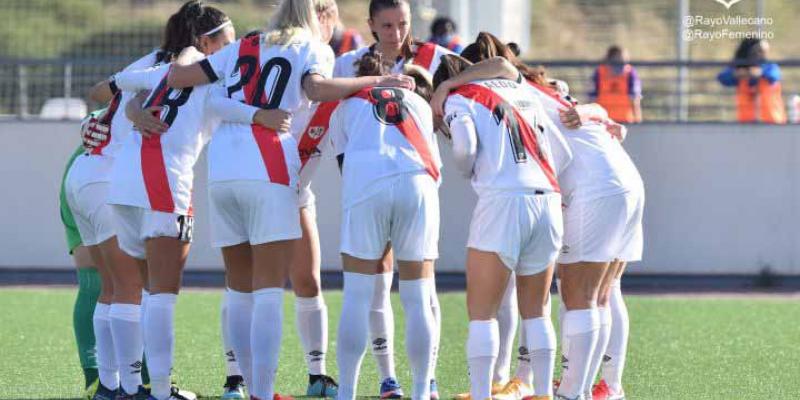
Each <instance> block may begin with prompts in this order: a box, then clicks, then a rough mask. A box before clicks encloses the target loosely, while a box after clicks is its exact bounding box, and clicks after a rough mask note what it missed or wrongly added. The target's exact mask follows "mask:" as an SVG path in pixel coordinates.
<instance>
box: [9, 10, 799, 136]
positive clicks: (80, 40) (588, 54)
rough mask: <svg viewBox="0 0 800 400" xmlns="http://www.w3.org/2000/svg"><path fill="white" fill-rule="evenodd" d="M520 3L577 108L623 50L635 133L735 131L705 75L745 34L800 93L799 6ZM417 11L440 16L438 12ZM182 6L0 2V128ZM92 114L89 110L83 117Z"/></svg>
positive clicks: (357, 22) (87, 75)
mask: <svg viewBox="0 0 800 400" xmlns="http://www.w3.org/2000/svg"><path fill="white" fill-rule="evenodd" d="M449 1H475V0H449ZM478 1H485V0H478ZM531 2H532V7H531V8H532V12H533V15H532V21H533V22H532V24H531V25H532V26H531V32H530V33H531V43H532V45H531V46H530V48H528V49H523V51H524V56H525V58H526V59H527V60H531V63H537V64H538V63H541V64H544V65H545V66H547V68H548V72H549V74H550V75H551V76H553V77H556V78H559V79H562V80H565V81H567V82H568V83H569V84H570V86H571V88H572V93H573V94H574V95H575V96H576V97H578V98H579V99H581V100H587V99H588V94H589V92H591V89H592V88H591V76H592V73H593V71H594V69H595V68H596V66H597V63H598V62H599V60H600V59H601V58H602V56H603V55H604V54H605V51H606V49H607V47H608V46H610V45H612V44H618V45H622V46H624V47H626V48H627V49H628V50H629V52H630V55H631V58H632V59H633V60H634V62H633V64H634V66H635V67H636V68H637V70H638V72H639V76H640V78H641V80H642V84H643V95H644V98H643V101H642V107H643V115H644V119H645V120H646V121H692V122H694V121H698V122H700V121H734V120H735V107H734V92H733V90H732V89H727V88H723V87H722V86H721V85H720V84H719V83H718V82H717V81H716V74H717V73H718V72H719V71H720V70H721V69H722V68H724V67H725V66H726V65H727V62H728V60H729V59H730V58H731V56H732V54H733V51H734V50H735V47H736V45H737V44H738V42H739V39H738V38H732V37H728V36H731V35H733V34H736V32H749V31H758V32H766V33H768V34H769V35H768V36H767V37H766V38H767V39H769V41H770V42H771V44H772V51H771V57H772V58H774V59H777V60H779V61H778V63H779V64H780V65H781V68H782V75H783V76H782V81H783V93H784V97H785V99H786V103H787V105H791V98H792V97H793V96H794V95H796V94H798V93H800V62H798V61H800V41H798V40H796V38H797V37H800V24H797V23H796V22H795V21H794V18H796V16H797V15H800V2H796V1H792V0H771V1H769V2H766V1H763V0H742V1H741V2H739V3H738V4H736V5H734V6H733V7H732V8H731V10H726V9H725V8H724V7H723V6H722V5H721V4H719V3H717V2H716V1H714V0H693V1H689V0H531ZM210 3H211V4H215V5H217V6H219V7H220V8H221V9H223V10H224V11H225V12H226V13H227V14H228V15H229V16H230V17H231V19H232V20H233V21H234V23H235V26H236V29H237V32H238V33H239V34H242V33H244V32H247V31H249V30H252V29H255V28H259V27H261V26H263V25H264V23H265V22H266V21H267V20H268V19H269V17H270V15H271V13H272V12H273V10H274V9H275V6H276V3H278V0H220V1H211V2H210ZM338 3H339V7H340V13H341V14H342V19H343V21H344V23H345V24H346V25H348V26H353V27H356V28H358V29H360V30H361V31H362V33H363V34H364V36H365V37H369V32H368V29H367V26H366V23H365V19H366V10H367V4H368V1H366V0H339V1H338ZM427 3H431V4H432V5H433V6H435V7H436V9H439V10H444V9H447V8H446V7H444V6H443V4H446V3H448V0H441V1H439V0H430V1H427ZM181 4H182V1H175V0H0V34H2V36H3V37H4V39H5V40H3V41H0V116H8V117H15V118H16V117H37V116H39V115H41V114H42V110H43V108H44V107H45V105H46V103H47V102H48V100H52V99H68V100H57V103H59V104H62V105H64V106H65V107H66V106H68V105H69V104H70V102H71V101H77V102H79V103H80V102H82V101H84V99H85V97H86V92H87V90H88V88H89V87H91V85H93V84H94V83H96V82H97V81H99V80H101V79H104V78H105V77H107V76H109V75H110V74H112V73H114V72H116V71H118V70H119V69H120V68H122V67H124V66H125V65H127V64H128V63H129V62H131V61H132V60H134V59H136V58H138V57H140V56H141V55H143V54H145V53H147V52H149V51H151V50H152V49H153V48H155V47H157V46H158V45H159V42H160V40H161V34H162V29H163V25H164V22H165V21H166V19H167V18H168V16H169V15H170V14H172V13H173V12H174V11H175V10H177V9H178V8H179V7H180V5H181ZM681 5H683V6H684V7H685V8H684V9H682V8H681ZM730 16H736V18H738V19H730V18H729V17H730ZM688 17H691V18H695V17H699V18H701V19H692V20H689V19H687V18H688ZM702 18H705V19H706V20H703V19H702ZM725 18H728V19H725ZM759 18H762V19H759ZM756 22H759V23H756ZM726 30H727V31H726ZM423 31H424V30H423ZM687 32H692V35H695V37H692V38H689V37H688V36H687V35H686V33H687ZM725 32H728V33H725ZM703 35H710V36H708V37H706V36H703ZM713 35H717V36H720V35H722V36H723V37H716V36H713ZM724 35H728V36H724ZM51 103H52V102H51ZM96 106H99V105H97V104H88V108H89V109H91V108H92V107H96ZM56 115H58V113H56Z"/></svg>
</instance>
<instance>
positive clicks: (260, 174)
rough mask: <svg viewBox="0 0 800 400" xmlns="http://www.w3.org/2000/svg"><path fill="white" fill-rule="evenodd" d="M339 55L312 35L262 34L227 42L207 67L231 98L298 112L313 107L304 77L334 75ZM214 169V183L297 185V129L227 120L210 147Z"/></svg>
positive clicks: (211, 179) (210, 176)
mask: <svg viewBox="0 0 800 400" xmlns="http://www.w3.org/2000/svg"><path fill="white" fill-rule="evenodd" d="M333 59H334V57H333V51H332V50H331V48H330V46H328V45H326V44H323V43H321V42H319V41H317V40H315V39H313V38H311V37H310V36H309V35H305V34H302V35H298V36H297V37H296V38H295V39H293V40H292V41H291V42H290V43H289V44H286V45H269V44H267V43H265V36H264V35H263V34H261V35H252V36H248V37H245V38H243V39H240V40H238V41H236V42H234V43H231V44H229V45H227V46H226V47H224V48H223V49H222V50H220V51H219V52H217V53H215V54H213V55H211V56H209V57H208V58H207V59H206V60H204V61H202V62H201V65H202V66H203V69H204V70H205V71H206V74H207V75H208V77H209V79H210V80H211V81H212V82H215V81H217V80H219V81H221V82H222V85H223V86H224V87H225V88H226V90H227V95H228V97H230V98H231V99H234V100H237V101H242V102H245V103H247V104H251V105H255V106H257V107H259V108H267V109H271V108H280V109H282V110H285V111H288V112H292V113H294V112H297V111H298V110H300V109H301V108H303V107H307V106H308V105H309V101H308V99H307V98H306V96H305V92H304V91H303V87H302V81H303V78H304V77H305V76H306V75H307V74H319V75H322V76H323V77H326V78H329V77H330V76H331V73H332V70H333ZM254 99H255V100H254ZM208 168H209V170H208V180H209V182H220V181H233V180H259V181H269V182H273V183H278V184H283V185H288V186H292V187H296V186H297V180H298V171H299V169H300V159H299V157H298V153H297V141H296V140H295V138H294V137H293V136H292V134H291V133H276V132H274V131H271V130H268V129H266V128H263V127H258V126H251V125H249V124H234V123H223V124H222V125H221V126H220V127H219V129H218V130H217V131H216V132H215V133H214V138H213V140H212V141H211V144H210V145H209V150H208Z"/></svg>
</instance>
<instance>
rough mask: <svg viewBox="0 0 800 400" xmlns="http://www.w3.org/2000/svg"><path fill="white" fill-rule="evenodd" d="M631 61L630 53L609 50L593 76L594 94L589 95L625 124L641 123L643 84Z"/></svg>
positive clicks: (609, 114) (610, 114)
mask: <svg viewBox="0 0 800 400" xmlns="http://www.w3.org/2000/svg"><path fill="white" fill-rule="evenodd" d="M629 60H630V58H629V56H628V51H627V50H625V49H623V48H622V47H620V46H616V45H615V46H611V47H609V48H608V51H607V52H606V57H605V59H604V60H603V63H602V64H600V66H599V67H597V70H595V72H594V76H592V81H593V83H594V91H593V92H592V93H590V95H591V97H592V98H593V99H594V101H595V102H597V103H598V104H600V105H602V106H603V107H605V109H606V110H608V116H609V117H611V119H613V120H614V121H617V122H622V123H635V122H642V104H641V100H642V82H641V81H640V80H639V75H638V74H637V73H636V69H635V68H633V66H632V65H631V64H629Z"/></svg>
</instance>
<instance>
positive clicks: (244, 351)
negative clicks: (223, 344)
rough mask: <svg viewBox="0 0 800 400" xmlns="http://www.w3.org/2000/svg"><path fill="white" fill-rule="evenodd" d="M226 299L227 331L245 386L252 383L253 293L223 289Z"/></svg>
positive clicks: (250, 385) (249, 385)
mask: <svg viewBox="0 0 800 400" xmlns="http://www.w3.org/2000/svg"><path fill="white" fill-rule="evenodd" d="M225 297H226V298H227V299H228V300H227V303H228V316H227V318H226V321H227V324H228V326H227V328H226V330H227V332H228V340H229V341H230V345H231V348H232V349H233V353H234V354H235V355H236V360H237V361H238V362H237V364H238V365H239V369H240V370H241V373H242V378H244V383H245V385H247V387H252V384H253V356H252V351H251V347H250V331H251V328H252V322H253V294H252V293H245V292H237V291H235V290H233V289H230V288H228V290H226V291H225Z"/></svg>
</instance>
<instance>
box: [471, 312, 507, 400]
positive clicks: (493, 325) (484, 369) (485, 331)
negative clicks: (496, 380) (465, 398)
mask: <svg viewBox="0 0 800 400" xmlns="http://www.w3.org/2000/svg"><path fill="white" fill-rule="evenodd" d="M499 336H500V332H499V330H498V327H497V321H496V320H494V319H490V320H488V321H470V322H469V336H467V363H468V364H469V382H470V394H471V395H472V398H473V399H488V398H491V397H492V374H493V373H494V363H495V361H496V360H497V352H498V348H499V346H500V337H499Z"/></svg>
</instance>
